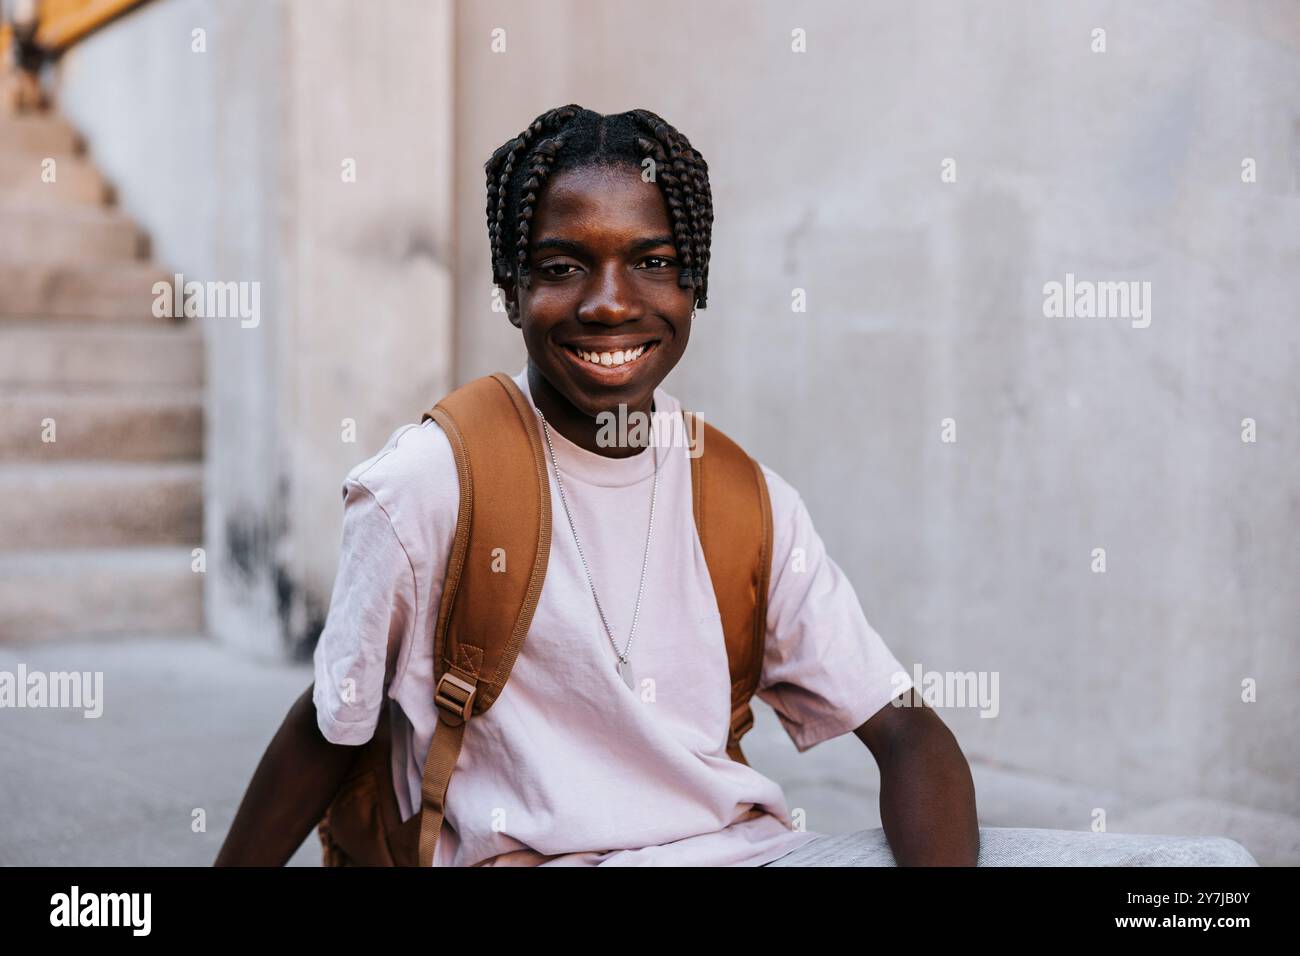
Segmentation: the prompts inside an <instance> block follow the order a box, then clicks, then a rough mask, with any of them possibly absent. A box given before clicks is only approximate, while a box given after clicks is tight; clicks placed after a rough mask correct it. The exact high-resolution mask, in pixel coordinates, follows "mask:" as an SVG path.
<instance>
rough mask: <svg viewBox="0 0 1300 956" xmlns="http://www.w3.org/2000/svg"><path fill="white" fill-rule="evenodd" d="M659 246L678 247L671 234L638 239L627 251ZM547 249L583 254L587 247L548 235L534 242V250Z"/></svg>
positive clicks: (633, 251)
mask: <svg viewBox="0 0 1300 956" xmlns="http://www.w3.org/2000/svg"><path fill="white" fill-rule="evenodd" d="M659 246H671V247H673V248H674V249H675V248H676V247H677V246H676V243H674V242H673V240H672V237H671V236H646V237H645V238H643V239H637V240H636V241H635V242H632V243H631V244H629V245H628V247H627V251H628V252H630V253H632V254H633V255H635V254H636V253H638V252H645V251H647V250H649V249H655V248H658V247H659ZM545 249H555V250H558V251H560V252H568V253H571V254H573V255H575V256H576V255H581V254H582V253H584V252H586V251H587V247H586V246H584V245H583V244H582V243H580V242H575V241H574V240H572V239H560V238H558V237H548V238H546V239H539V240H537V242H535V243H533V252H534V253H537V252H542V251H543V250H545Z"/></svg>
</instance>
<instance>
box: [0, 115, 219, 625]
mask: <svg viewBox="0 0 1300 956" xmlns="http://www.w3.org/2000/svg"><path fill="white" fill-rule="evenodd" d="M51 158H52V159H54V160H55V167H54V168H55V180H54V182H45V181H43V178H42V172H43V169H45V168H48V164H46V163H45V161H46V160H47V159H51ZM111 198H112V197H111V190H110V189H109V187H108V184H107V183H106V182H105V181H104V179H103V177H102V176H101V175H100V174H99V172H98V170H96V169H95V167H94V166H93V165H92V164H91V163H90V162H89V161H88V159H87V158H86V156H85V155H84V154H83V152H82V150H81V148H80V143H79V142H78V139H77V136H76V134H75V132H74V131H73V130H72V129H71V127H69V126H68V125H67V124H66V123H65V122H63V121H62V120H61V119H59V118H58V117H57V116H55V115H53V114H49V113H36V114H19V115H10V116H5V115H0V643H20V642H21V643H26V642H32V641H46V640H56V639H59V638H73V637H80V638H85V637H100V636H109V635H115V634H116V635H131V636H136V637H138V636H141V635H146V634H175V633H184V634H194V633H197V632H199V631H201V629H202V626H203V605H202V596H203V584H202V582H203V576H202V575H201V574H199V573H196V572H195V571H194V570H192V564H193V558H192V556H191V552H192V550H193V549H194V548H197V547H199V546H201V544H202V537H203V522H202V515H203V511H202V508H203V489H202V477H203V467H202V457H203V392H202V386H203V350H202V338H201V335H200V332H199V329H198V328H197V327H196V325H195V324H194V322H193V320H179V321H178V320H175V319H170V318H163V319H159V318H155V317H154V316H153V314H152V311H151V310H152V304H153V298H154V296H153V291H152V286H153V283H154V282H155V281H158V280H160V279H168V278H169V275H168V273H167V271H166V270H164V269H161V268H159V267H158V266H157V265H155V264H153V263H152V262H150V261H149V260H148V258H147V255H148V249H147V243H146V242H145V239H144V236H143V235H142V234H141V233H140V231H139V229H137V228H136V226H135V224H134V223H132V222H131V220H130V219H128V218H127V217H126V216H124V215H123V214H122V213H121V212H120V211H119V210H117V209H115V208H113V206H112V205H111ZM50 423H52V424H53V438H54V440H53V441H48V440H47V439H48V437H49V429H50Z"/></svg>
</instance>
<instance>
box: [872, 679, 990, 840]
mask: <svg viewBox="0 0 1300 956" xmlns="http://www.w3.org/2000/svg"><path fill="white" fill-rule="evenodd" d="M896 699H909V703H910V704H911V706H905V707H896V706H894V704H893V703H892V702H891V703H889V704H886V705H885V706H884V707H882V708H881V709H880V710H879V711H877V712H876V713H875V714H874V715H873V716H872V717H871V719H870V720H868V721H867V722H866V723H864V724H863V725H862V726H861V727H859V728H857V729H856V730H855V731H853V732H854V733H855V734H856V735H857V737H858V739H859V740H861V741H862V742H863V743H864V744H866V746H867V748H868V749H869V750H870V751H871V754H872V756H874V757H875V758H876V763H877V765H879V767H880V819H881V823H882V824H883V826H884V830H885V837H886V838H887V839H888V840H889V846H890V848H891V849H892V850H893V852H894V859H895V860H896V861H897V863H898V865H899V866H974V865H975V863H976V861H977V860H978V858H979V845H980V837H979V821H978V819H977V817H976V814H975V785H974V782H973V781H972V780H971V774H970V767H969V766H968V765H967V763H966V758H965V756H963V755H962V752H961V748H960V747H959V746H957V740H956V738H955V737H953V735H952V731H950V730H949V729H948V728H947V726H946V725H945V724H944V722H943V721H942V720H940V719H939V715H938V714H937V713H935V711H934V710H933V709H931V708H929V707H926V706H924V703H923V702H922V700H921V697H920V695H919V694H917V693H916V692H915V690H908V691H907V693H906V694H904V695H900V697H899V698H896Z"/></svg>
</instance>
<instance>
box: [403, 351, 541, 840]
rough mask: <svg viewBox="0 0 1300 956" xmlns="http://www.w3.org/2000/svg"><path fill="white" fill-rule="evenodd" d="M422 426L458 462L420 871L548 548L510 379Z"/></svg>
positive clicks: (531, 419) (488, 381)
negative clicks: (440, 434) (431, 428)
mask: <svg viewBox="0 0 1300 956" xmlns="http://www.w3.org/2000/svg"><path fill="white" fill-rule="evenodd" d="M430 418H432V419H433V420H434V421H436V422H437V423H438V426H439V427H440V428H441V429H442V430H443V431H444V432H445V433H446V435H447V438H448V440H449V441H450V442H451V447H452V451H453V453H454V454H455V457H456V472H457V474H458V476H459V478H460V512H459V514H458V515H457V520H456V537H455V539H454V541H453V544H452V550H451V558H450V560H449V561H448V564H447V574H446V579H445V582H444V585H443V594H442V602H441V604H440V605H439V608H438V623H437V627H436V629H435V631H434V643H433V653H434V657H433V664H434V680H435V682H436V690H435V692H434V703H435V704H436V705H437V713H438V726H437V727H436V728H435V732H434V735H433V744H432V746H431V747H430V748H429V755H428V758H427V759H426V761H425V766H424V779H423V784H422V789H421V795H422V796H421V808H420V840H419V865H420V866H432V865H433V854H434V850H435V848H436V846H437V842H438V834H439V833H440V832H441V830H442V822H443V818H444V814H445V809H446V797H447V786H448V783H449V782H450V780H451V774H452V771H453V770H454V769H455V767H456V760H457V758H458V757H459V756H460V748H461V743H462V741H463V740H464V736H465V725H466V722H467V721H468V720H469V719H470V718H471V717H472V716H473V715H475V714H481V713H483V712H484V711H485V710H487V709H488V708H489V707H491V706H492V704H493V703H494V702H495V701H496V699H497V696H498V695H499V694H500V693H501V689H502V688H503V687H504V686H505V683H506V680H507V679H508V678H509V677H510V669H511V668H512V667H513V666H514V662H515V658H516V657H518V655H519V650H520V648H521V647H522V646H523V642H524V638H525V637H526V636H527V634H528V627H529V625H530V624H531V623H532V619H533V613H534V611H536V609H537V601H538V598H539V597H540V596H541V593H542V582H543V580H544V579H545V577H546V563H547V558H548V556H549V554H550V548H551V493H550V479H549V477H548V475H547V470H546V459H545V458H544V457H543V454H542V439H541V435H540V434H539V432H538V428H537V419H536V415H535V413H534V412H533V409H532V406H531V405H530V404H529V402H528V399H527V398H525V397H524V394H523V393H522V392H521V391H520V390H519V387H518V386H517V385H515V383H514V381H513V380H512V379H511V378H510V376H508V375H506V374H504V373H502V372H496V373H494V374H493V375H489V376H485V377H483V378H480V379H476V380H475V381H473V382H470V383H469V384H468V385H465V386H463V387H461V388H459V389H457V390H456V391H454V392H452V393H451V394H450V395H448V396H447V397H446V398H444V399H443V400H442V401H440V402H439V403H438V404H437V405H435V406H434V407H433V408H432V409H431V410H430V411H428V412H426V413H425V415H424V418H423V419H422V421H424V420H427V419H430ZM503 562H504V570H503V569H502V568H503Z"/></svg>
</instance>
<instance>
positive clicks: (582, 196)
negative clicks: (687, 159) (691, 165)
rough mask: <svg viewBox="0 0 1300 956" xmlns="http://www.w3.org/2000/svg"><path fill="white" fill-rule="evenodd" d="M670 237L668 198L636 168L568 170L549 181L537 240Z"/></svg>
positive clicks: (535, 226) (535, 221)
mask: <svg viewBox="0 0 1300 956" xmlns="http://www.w3.org/2000/svg"><path fill="white" fill-rule="evenodd" d="M648 232H653V233H670V234H671V229H669V226H668V209H667V207H666V206H665V204H664V197H663V193H661V192H660V191H659V187H658V186H657V185H656V184H655V183H653V182H645V181H643V180H642V179H641V174H640V173H639V172H638V171H637V170H636V169H634V168H633V167H631V166H615V167H608V166H585V167H582V168H579V169H566V170H563V171H561V172H559V173H557V174H555V176H554V177H553V178H551V179H550V180H548V181H547V183H546V186H545V187H544V188H543V189H542V194H541V195H540V196H539V197H538V199H537V210H536V212H535V213H534V218H533V228H532V230H531V233H532V238H533V239H540V238H542V237H543V236H553V235H561V234H563V235H568V236H573V235H574V234H576V233H583V234H585V235H586V236H587V238H589V239H590V238H594V236H595V234H597V233H609V234H610V235H618V236H626V235H631V234H637V235H640V234H644V233H648Z"/></svg>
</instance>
